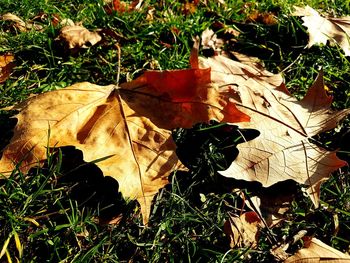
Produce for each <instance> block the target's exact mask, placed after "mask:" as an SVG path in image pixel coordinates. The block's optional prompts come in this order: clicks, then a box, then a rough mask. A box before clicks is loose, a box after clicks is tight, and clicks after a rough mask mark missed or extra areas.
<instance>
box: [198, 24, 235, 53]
mask: <svg viewBox="0 0 350 263" xmlns="http://www.w3.org/2000/svg"><path fill="white" fill-rule="evenodd" d="M213 28H214V29H215V32H219V34H220V37H218V35H217V34H216V33H215V32H214V30H212V29H209V28H207V29H205V30H204V31H203V32H202V35H201V44H202V47H203V49H204V50H205V49H212V50H213V51H214V53H215V54H220V52H221V51H222V50H223V48H224V46H225V45H229V46H232V45H233V43H234V42H236V39H235V38H236V37H238V36H239V34H240V32H239V31H237V30H235V29H233V28H232V27H227V26H226V25H224V24H223V23H220V22H215V23H213Z"/></svg>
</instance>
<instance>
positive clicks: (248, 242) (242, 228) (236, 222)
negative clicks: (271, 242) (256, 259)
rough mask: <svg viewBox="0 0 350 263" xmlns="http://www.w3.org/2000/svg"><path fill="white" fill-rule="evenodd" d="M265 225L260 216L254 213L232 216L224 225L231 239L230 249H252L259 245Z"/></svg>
mask: <svg viewBox="0 0 350 263" xmlns="http://www.w3.org/2000/svg"><path fill="white" fill-rule="evenodd" d="M263 226H264V225H263V223H262V221H261V219H260V218H259V215H258V214H257V213H255V212H253V211H250V212H246V213H244V214H242V215H241V216H239V217H237V216H233V215H230V217H229V219H228V220H227V221H226V222H225V224H224V232H225V233H226V235H227V236H228V238H229V239H230V247H231V248H235V247H251V248H253V249H254V248H256V247H257V245H258V238H259V230H260V228H262V227H263Z"/></svg>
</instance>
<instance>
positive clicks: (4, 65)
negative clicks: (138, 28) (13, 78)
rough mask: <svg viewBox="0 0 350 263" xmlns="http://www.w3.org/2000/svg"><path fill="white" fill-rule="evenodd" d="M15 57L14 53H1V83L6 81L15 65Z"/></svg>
mask: <svg viewBox="0 0 350 263" xmlns="http://www.w3.org/2000/svg"><path fill="white" fill-rule="evenodd" d="M14 60H15V57H14V56H13V55H12V54H4V55H0V83H3V82H5V81H6V80H7V79H8V78H9V77H10V74H11V72H12V69H13V68H14V67H15V63H14Z"/></svg>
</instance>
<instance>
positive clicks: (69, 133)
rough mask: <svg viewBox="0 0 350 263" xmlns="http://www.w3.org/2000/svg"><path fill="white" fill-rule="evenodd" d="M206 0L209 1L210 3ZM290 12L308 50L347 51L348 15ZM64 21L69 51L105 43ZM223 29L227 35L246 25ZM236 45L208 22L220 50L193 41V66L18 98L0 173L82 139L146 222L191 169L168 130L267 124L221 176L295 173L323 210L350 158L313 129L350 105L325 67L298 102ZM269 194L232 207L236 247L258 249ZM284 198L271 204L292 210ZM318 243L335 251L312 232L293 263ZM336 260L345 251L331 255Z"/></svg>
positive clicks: (6, 62) (275, 178)
mask: <svg viewBox="0 0 350 263" xmlns="http://www.w3.org/2000/svg"><path fill="white" fill-rule="evenodd" d="M142 2H143V1H133V2H132V3H131V4H127V3H126V2H123V1H112V2H109V3H107V7H105V8H109V9H108V10H109V13H110V14H113V12H119V13H125V12H132V11H135V10H138V9H139V8H140V7H141V6H142ZM218 2H220V4H224V1H218ZM200 4H202V3H200V1H185V2H184V4H183V12H184V13H185V14H186V15H191V14H192V13H194V12H196V9H197V7H198V6H199V5H200ZM203 4H204V5H207V1H204V2H203ZM293 15H295V16H303V18H302V19H303V21H304V25H305V26H307V27H308V30H309V33H310V39H309V44H308V47H311V46H312V45H314V44H326V43H327V41H331V42H335V43H338V44H339V46H340V47H341V48H342V49H343V50H344V52H345V55H346V56H348V55H349V54H350V49H349V42H348V33H349V23H348V22H349V21H348V20H349V19H348V17H346V18H328V17H327V18H324V17H323V16H321V15H320V14H319V13H317V12H316V11H315V10H314V9H312V8H310V7H306V8H297V11H296V12H295V13H294V14H293ZM258 17H259V14H257V16H256V18H253V17H251V19H250V20H251V21H257V20H259V19H260V18H259V19H258ZM272 18H273V19H272ZM272 18H271V20H272V22H271V23H266V24H272V25H274V24H276V23H277V20H276V18H275V16H274V15H273V16H272ZM2 20H3V21H7V22H9V23H11V25H13V27H14V28H15V29H16V30H19V31H22V32H27V31H28V30H33V29H34V30H42V27H38V26H36V24H35V23H34V22H33V23H32V22H31V21H30V23H29V22H27V23H26V22H24V21H23V20H22V19H20V18H19V17H17V16H15V15H12V14H6V15H3V16H2ZM63 21H64V20H62V21H61V23H60V24H59V25H61V26H63V27H62V28H61V30H60V34H59V36H58V37H57V38H56V40H58V41H61V42H64V43H65V45H66V46H67V47H68V49H69V50H77V49H80V48H88V47H91V46H93V45H95V44H97V43H99V42H100V41H101V40H102V35H100V33H99V32H98V31H94V32H92V31H89V30H88V29H86V28H85V27H83V26H82V25H81V24H80V23H73V22H72V23H71V24H69V25H64V24H63ZM56 22H57V21H56ZM53 24H54V23H53ZM56 25H57V23H56ZM222 29H224V33H225V34H227V35H230V37H229V39H230V40H232V39H233V38H236V37H238V36H239V34H240V32H238V31H235V30H233V29H229V28H224V27H222ZM176 30H178V29H176ZM176 30H175V29H174V31H176ZM234 41H236V40H234ZM234 41H233V42H234ZM228 43H232V42H229V41H228V40H222V39H220V38H218V37H217V36H216V35H215V33H214V31H212V30H209V29H207V30H206V31H204V32H203V35H202V45H203V46H204V49H205V48H207V49H213V50H214V51H215V52H214V55H213V56H212V57H209V58H198V49H199V44H198V41H196V42H195V48H194V49H193V51H192V54H191V56H190V65H191V68H190V69H182V70H165V71H146V72H145V73H143V74H142V75H141V76H139V77H138V78H136V79H134V80H132V81H130V82H125V83H122V84H120V85H119V84H118V85H113V84H112V85H107V86H100V85H96V84H93V83H90V82H82V83H77V84H74V85H71V86H68V87H66V88H64V89H60V90H54V91H51V92H47V93H44V94H40V95H37V96H32V97H30V98H29V99H27V100H26V101H24V102H22V103H20V104H18V105H16V106H13V107H12V108H11V109H12V110H16V111H18V114H17V115H16V116H15V118H16V119H17V120H18V122H17V125H16V126H15V128H14V131H13V132H14V135H13V137H12V139H11V141H10V143H9V144H8V145H7V146H6V148H5V149H4V150H3V152H2V155H1V159H0V174H2V175H4V176H5V177H9V176H10V175H11V174H14V173H17V172H23V173H27V172H28V171H29V169H30V168H32V167H35V166H38V165H43V163H44V162H45V160H46V158H47V156H48V153H51V152H53V151H55V149H56V148H58V147H64V146H74V147H75V148H77V149H79V150H81V151H82V152H83V155H84V161H86V162H92V163H95V164H96V165H97V166H98V167H99V169H101V171H102V172H103V175H104V176H110V177H113V178H114V179H115V180H117V181H118V184H119V191H120V192H121V193H122V195H123V197H124V198H125V199H133V200H137V201H138V203H139V204H140V207H141V213H142V219H143V222H144V224H147V223H148V221H149V216H150V213H151V205H152V201H153V199H154V196H155V195H156V194H157V193H158V191H159V190H160V189H162V188H163V187H164V186H165V185H167V184H168V183H169V180H168V177H169V174H170V173H171V172H172V171H173V170H176V169H183V168H184V165H183V164H182V163H181V161H180V160H179V158H178V156H177V155H176V144H175V142H174V141H173V138H172V131H173V130H174V129H175V128H191V127H193V126H194V125H195V124H197V123H201V122H206V123H208V122H209V121H211V120H215V121H217V122H219V123H229V124H235V125H237V126H239V128H242V129H255V130H257V131H258V132H259V136H258V137H257V138H255V139H253V140H249V141H248V140H246V141H245V142H243V143H241V144H239V145H238V146H237V149H238V150H239V154H238V156H237V158H236V159H235V160H234V161H233V162H232V163H231V164H230V166H229V168H228V169H226V170H224V171H219V173H220V174H221V175H223V176H225V177H228V178H233V179H236V180H244V181H248V182H257V183H259V184H260V185H261V186H262V187H265V188H266V187H270V186H272V185H275V184H277V183H279V182H284V181H288V180H293V181H294V182H296V183H298V184H300V185H302V186H303V187H305V188H306V190H307V193H308V195H309V196H310V198H311V200H312V202H313V203H314V205H315V206H316V207H317V206H318V205H319V201H320V186H321V184H322V183H323V182H324V181H325V180H327V179H328V178H329V177H330V174H331V173H332V172H334V171H335V170H337V169H339V168H340V167H343V166H345V165H346V164H347V163H346V162H345V161H343V160H341V159H339V158H338V157H337V155H336V151H329V150H327V149H325V148H323V147H321V146H319V145H318V144H315V143H313V140H314V139H313V137H314V136H316V135H319V134H320V133H323V132H326V131H329V130H331V129H333V128H335V127H336V126H337V124H338V122H339V121H341V120H342V119H343V118H345V117H346V116H347V115H348V114H349V113H350V109H344V110H337V111H335V110H332V109H331V104H332V101H333V98H332V97H331V96H330V95H329V94H327V92H326V89H325V84H324V79H323V71H322V70H321V71H320V72H319V74H318V76H317V78H316V80H315V81H314V83H313V85H312V86H311V87H310V88H309V89H308V91H307V93H306V95H305V96H304V97H303V98H302V99H301V100H298V99H296V98H295V97H294V96H293V95H292V94H291V93H290V92H289V91H288V89H287V87H286V84H285V83H284V80H283V77H282V75H281V74H273V73H271V72H269V71H267V70H266V69H264V67H263V66H262V65H261V64H260V63H259V61H257V59H256V58H254V59H253V58H251V57H247V56H245V55H242V54H239V53H232V54H233V55H234V56H235V57H236V58H237V59H238V60H239V61H235V60H232V59H231V58H229V56H231V55H232V54H229V53H225V52H222V50H223V49H224V48H225V45H226V44H228ZM219 53H220V54H224V55H219ZM14 60H15V58H14V56H13V55H12V54H4V55H1V56H0V83H2V82H5V81H6V80H7V79H8V78H9V76H10V74H11V71H12V69H13V67H14V62H13V61H14ZM244 139H245V138H244ZM263 198H264V197H263V196H260V197H256V196H255V197H253V198H252V199H251V203H254V204H253V205H252V204H248V202H247V206H248V207H249V208H250V209H251V210H254V211H248V212H247V210H245V209H243V208H242V209H241V214H240V215H239V216H237V215H236V214H235V215H231V214H229V219H228V221H227V222H226V224H225V228H226V229H225V232H226V233H227V235H228V238H229V239H230V243H231V244H230V246H231V248H234V247H251V248H256V246H257V245H258V237H259V233H260V229H262V228H264V227H266V226H267V227H270V226H271V225H272V223H271V222H270V221H268V220H267V218H266V217H265V218H264V217H263V216H262V213H261V211H262V209H263V206H266V205H269V204H268V203H269V202H270V200H267V198H266V200H263ZM243 199H244V198H243ZM271 203H272V201H271ZM277 203H278V202H276V204H274V205H275V206H274V205H272V204H271V206H270V208H273V209H276V210H278V211H283V212H285V209H284V208H282V207H281V205H280V203H278V204H277ZM254 205H255V207H254ZM283 212H281V213H283ZM269 216H271V215H269ZM116 221H118V222H119V221H120V218H118V220H116ZM319 247H323V248H324V249H326V250H329V251H330V250H331V249H328V247H326V246H325V245H324V244H320V243H319V242H318V241H317V240H316V239H313V240H312V241H311V245H310V244H309V246H305V248H304V249H301V250H300V251H299V252H298V253H297V254H296V255H294V256H293V257H291V258H288V259H287V261H286V262H296V261H298V262H299V260H305V258H308V257H314V256H315V257H318V260H322V259H323V258H324V257H326V258H327V257H328V255H329V254H328V252H325V254H323V253H319V252H315V250H318V249H319ZM333 252H334V251H332V253H333ZM4 253H5V252H3V253H2V255H1V256H0V258H1V257H2V256H4ZM315 253H316V254H315ZM334 258H335V259H338V258H342V259H343V258H347V256H345V255H343V254H337V252H335V253H334Z"/></svg>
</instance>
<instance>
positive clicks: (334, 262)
mask: <svg viewBox="0 0 350 263" xmlns="http://www.w3.org/2000/svg"><path fill="white" fill-rule="evenodd" d="M305 244H306V245H307V246H306V247H304V248H302V249H300V250H299V251H298V252H297V253H295V254H294V255H293V256H291V257H289V258H287V259H286V260H285V261H284V263H318V262H324V263H341V262H344V263H345V262H347V263H348V262H350V256H349V255H346V254H344V253H342V252H340V251H339V250H336V249H335V248H332V247H330V246H328V245H326V244H325V243H323V242H322V241H321V240H319V239H317V238H312V239H311V241H310V242H307V243H305Z"/></svg>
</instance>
